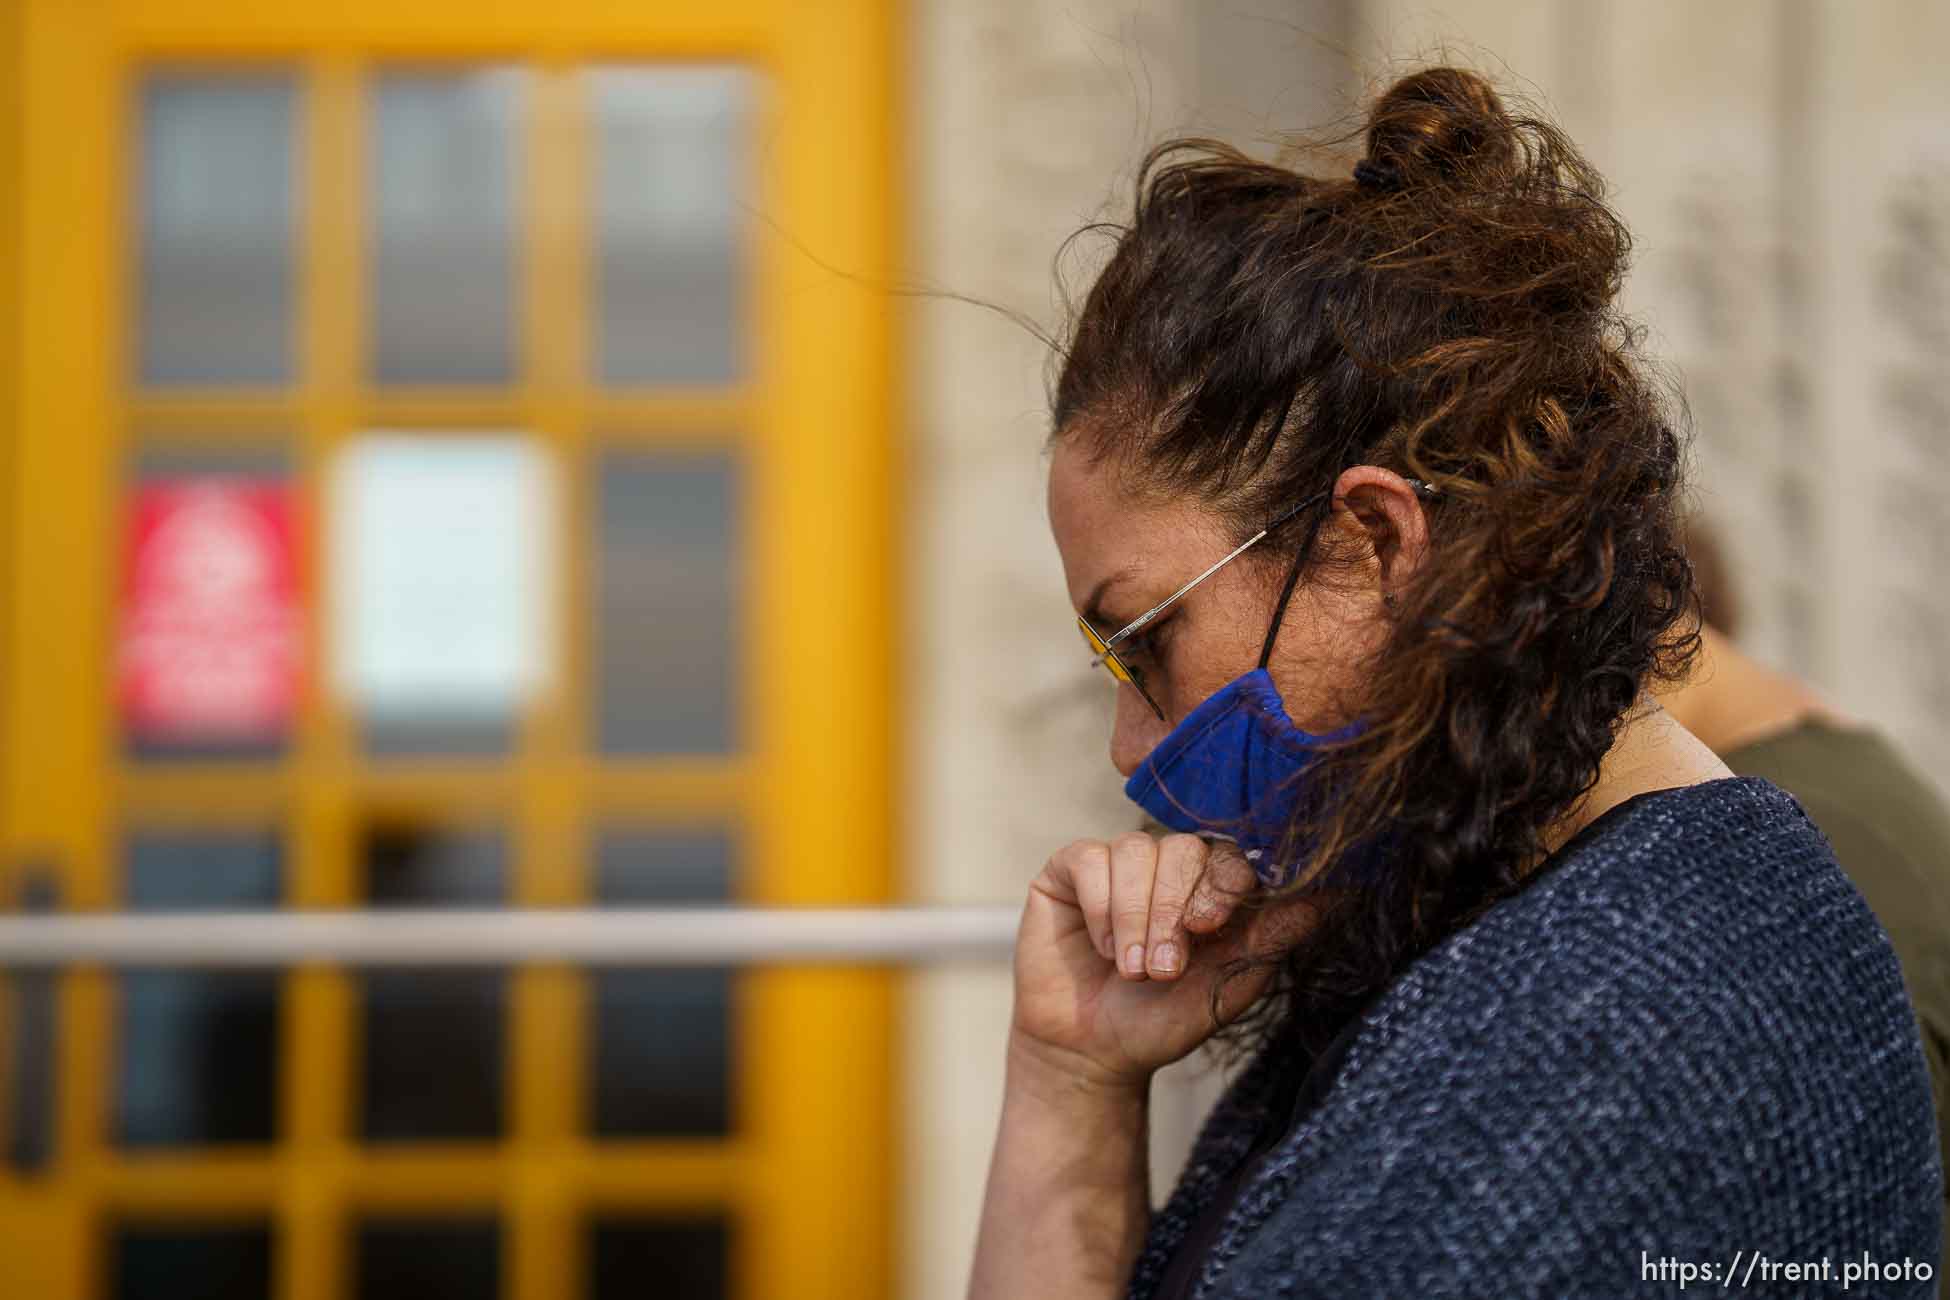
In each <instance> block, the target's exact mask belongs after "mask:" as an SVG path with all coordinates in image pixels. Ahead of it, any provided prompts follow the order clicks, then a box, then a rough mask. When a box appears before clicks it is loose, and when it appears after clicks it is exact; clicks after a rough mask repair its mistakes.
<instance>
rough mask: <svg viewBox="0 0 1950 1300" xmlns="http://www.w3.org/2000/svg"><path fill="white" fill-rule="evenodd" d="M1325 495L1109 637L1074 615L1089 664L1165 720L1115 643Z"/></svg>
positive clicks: (1424, 492)
mask: <svg viewBox="0 0 1950 1300" xmlns="http://www.w3.org/2000/svg"><path fill="white" fill-rule="evenodd" d="M1408 485H1409V486H1410V487H1412V488H1414V489H1415V493H1416V495H1417V496H1421V497H1424V498H1426V497H1432V496H1434V495H1435V494H1436V489H1435V486H1434V485H1433V484H1431V483H1426V482H1424V481H1422V480H1421V479H1419V478H1412V479H1409V480H1408ZM1328 495H1329V494H1328V493H1326V492H1322V493H1318V494H1316V495H1314V496H1310V497H1308V498H1307V499H1306V500H1305V501H1302V502H1301V503H1300V504H1299V505H1297V506H1294V507H1293V508H1292V509H1290V510H1285V511H1282V512H1281V513H1280V514H1278V515H1277V516H1275V517H1274V519H1273V521H1272V522H1271V523H1269V524H1267V525H1266V527H1264V528H1262V529H1260V530H1259V531H1258V532H1256V533H1254V534H1253V535H1252V536H1251V537H1248V538H1247V539H1246V540H1245V541H1243V542H1241V543H1239V545H1237V546H1235V547H1233V548H1232V550H1231V552H1230V553H1228V554H1227V555H1226V556H1225V557H1224V558H1222V559H1220V560H1219V561H1218V563H1216V564H1214V565H1213V566H1212V567H1211V568H1209V569H1207V570H1206V571H1205V572H1204V573H1201V574H1199V575H1198V576H1197V577H1196V578H1193V579H1192V580H1191V581H1190V582H1188V583H1186V584H1185V585H1184V586H1182V587H1180V588H1179V589H1178V590H1177V591H1174V592H1172V593H1171V594H1170V595H1169V596H1166V597H1165V598H1164V599H1163V600H1161V601H1159V602H1158V603H1157V604H1155V605H1153V606H1152V607H1151V608H1150V609H1147V610H1145V611H1144V612H1143V613H1142V614H1139V615H1138V616H1137V617H1136V618H1134V619H1132V620H1131V621H1130V622H1129V623H1126V624H1125V625H1124V626H1123V627H1122V628H1120V629H1119V630H1118V631H1117V632H1115V633H1113V634H1112V635H1111V636H1109V637H1104V636H1100V635H1098V632H1097V629H1096V628H1094V627H1092V626H1090V620H1089V619H1087V618H1085V617H1084V616H1083V615H1081V614H1079V615H1077V627H1078V628H1080V629H1082V631H1083V639H1084V643H1085V644H1087V645H1088V646H1089V647H1090V652H1091V654H1092V656H1094V657H1093V658H1092V659H1091V661H1090V666H1091V667H1093V668H1094V667H1096V666H1097V665H1099V664H1102V665H1103V667H1104V669H1105V670H1106V671H1107V672H1109V673H1110V675H1111V676H1112V677H1114V678H1116V679H1117V680H1118V681H1120V682H1124V683H1127V684H1128V685H1129V686H1130V687H1131V688H1132V689H1133V690H1135V691H1136V692H1137V693H1138V694H1139V695H1140V696H1142V697H1143V699H1144V702H1145V703H1146V704H1148V705H1150V706H1151V711H1152V712H1153V713H1155V714H1157V715H1158V721H1160V722H1163V721H1165V711H1164V710H1163V709H1162V708H1160V707H1159V705H1158V702H1157V701H1156V700H1154V699H1152V698H1151V692H1149V691H1147V690H1145V689H1144V680H1143V677H1142V676H1141V675H1140V674H1139V673H1138V671H1137V670H1136V669H1134V668H1132V667H1131V665H1129V664H1127V663H1125V662H1124V660H1123V659H1122V658H1121V657H1120V656H1119V655H1118V653H1117V648H1116V647H1117V643H1118V642H1119V641H1122V640H1124V639H1125V638H1127V637H1129V636H1131V635H1132V634H1134V633H1136V632H1139V631H1141V630H1142V629H1143V628H1144V626H1145V625H1146V624H1147V623H1149V622H1150V621H1151V620H1152V619H1154V618H1156V617H1158V615H1160V614H1162V613H1164V612H1165V611H1166V610H1168V609H1170V608H1171V607H1172V606H1173V605H1175V604H1177V603H1178V601H1179V599H1180V598H1181V597H1183V596H1184V595H1185V593H1186V592H1188V591H1190V590H1191V589H1192V588H1193V587H1196V586H1198V584H1199V583H1201V582H1204V581H1205V580H1206V579H1207V578H1209V577H1211V576H1212V575H1213V574H1215V573H1217V572H1218V571H1219V570H1220V569H1223V568H1225V567H1226V565H1228V564H1231V563H1232V562H1233V561H1234V560H1236V559H1238V558H1239V557H1240V556H1242V555H1244V554H1245V553H1246V551H1247V550H1248V549H1249V548H1250V547H1252V546H1253V545H1254V544H1255V543H1256V542H1259V541H1261V540H1262V539H1264V538H1265V537H1266V535H1267V534H1268V533H1271V532H1272V531H1273V530H1274V529H1275V528H1278V527H1279V526H1280V525H1281V524H1283V523H1285V522H1286V521H1287V520H1289V519H1291V518H1293V517H1294V516H1295V515H1297V514H1299V513H1300V512H1301V511H1302V510H1305V509H1307V508H1308V507H1309V506H1312V505H1316V504H1318V503H1319V502H1320V501H1321V500H1323V499H1325V498H1326V497H1327V496H1328Z"/></svg>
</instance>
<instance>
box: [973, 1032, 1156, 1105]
mask: <svg viewBox="0 0 1950 1300" xmlns="http://www.w3.org/2000/svg"><path fill="white" fill-rule="evenodd" d="M1151 1074H1152V1071H1150V1070H1144V1071H1141V1072H1128V1073H1127V1072H1122V1071H1117V1070H1112V1069H1109V1068H1107V1067H1105V1066H1103V1065H1102V1064H1100V1063H1098V1062H1095V1061H1092V1060H1091V1059H1090V1058H1088V1057H1086V1056H1084V1055H1083V1054H1082V1053H1080V1052H1077V1051H1074V1050H1072V1049H1070V1048H1064V1047H1058V1046H1056V1045H1054V1044H1051V1043H1047V1042H1044V1041H1043V1040H1041V1039H1038V1038H1034V1037H1032V1036H1030V1035H1028V1034H1025V1033H1023V1032H1022V1031H1021V1030H1019V1029H1011V1030H1010V1031H1009V1055H1008V1089H1009V1091H1011V1092H1017V1093H1023V1094H1026V1095H1028V1096H1030V1097H1033V1098H1034V1099H1036V1100H1037V1101H1039V1102H1041V1103H1043V1104H1044V1105H1047V1106H1050V1107H1053V1108H1057V1109H1065V1110H1067V1109H1073V1108H1082V1109H1087V1110H1103V1109H1107V1108H1108V1109H1121V1108H1125V1107H1137V1108H1139V1109H1142V1108H1143V1106H1144V1104H1145V1102H1146V1101H1147V1100H1148V1099H1149V1097H1150V1094H1151Z"/></svg>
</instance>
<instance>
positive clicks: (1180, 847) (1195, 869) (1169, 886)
mask: <svg viewBox="0 0 1950 1300" xmlns="http://www.w3.org/2000/svg"><path fill="white" fill-rule="evenodd" d="M1208 852H1209V848H1208V846H1207V844H1206V843H1205V841H1204V840H1202V839H1200V838H1198V836H1196V835H1168V836H1166V837H1165V838H1164V839H1163V840H1161V841H1159V843H1158V870H1157V874H1156V875H1155V877H1154V878H1153V880H1152V884H1151V916H1150V920H1149V922H1148V924H1147V927H1146V930H1145V936H1144V969H1145V973H1146V974H1148V975H1149V976H1150V977H1151V978H1152V979H1161V980H1172V979H1177V978H1178V975H1179V973H1180V972H1181V971H1183V970H1184V969H1185V956H1186V954H1187V953H1188V952H1189V951H1190V942H1189V939H1188V936H1187V935H1186V933H1185V928H1184V919H1185V908H1186V905H1187V904H1188V903H1189V902H1190V901H1191V897H1192V891H1193V890H1194V889H1195V888H1197V886H1198V883H1199V880H1200V878H1201V877H1202V876H1203V875H1204V874H1205V859H1206V855H1207V853H1208Z"/></svg>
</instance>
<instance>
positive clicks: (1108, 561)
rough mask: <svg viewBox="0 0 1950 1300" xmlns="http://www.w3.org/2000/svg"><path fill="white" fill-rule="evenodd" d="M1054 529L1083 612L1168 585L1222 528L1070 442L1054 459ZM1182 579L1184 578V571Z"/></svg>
mask: <svg viewBox="0 0 1950 1300" xmlns="http://www.w3.org/2000/svg"><path fill="white" fill-rule="evenodd" d="M1049 517H1050V532H1051V533H1052V534H1053V535H1054V537H1055V539H1056V548H1057V550H1058V552H1059V553H1060V554H1061V555H1062V557H1063V574H1064V579H1065V581H1066V583H1067V585H1068V587H1069V593H1070V602H1071V604H1072V605H1073V606H1074V607H1075V608H1076V609H1077V611H1078V612H1079V613H1081V612H1084V611H1085V610H1087V609H1088V608H1089V606H1090V605H1091V604H1092V603H1093V601H1094V600H1095V599H1096V598H1098V597H1099V596H1101V595H1103V594H1105V593H1110V594H1113V595H1121V594H1123V593H1127V592H1137V593H1140V594H1146V593H1148V592H1149V590H1150V588H1151V587H1153V586H1156V585H1157V584H1158V583H1161V582H1164V583H1169V582H1171V581H1172V578H1173V575H1174V574H1177V573H1178V572H1179V570H1181V569H1183V568H1184V563H1185V557H1187V556H1195V555H1197V554H1200V553H1202V551H1201V547H1203V546H1204V545H1205V544H1206V543H1207V541H1208V540H1209V539H1208V537H1207V535H1208V534H1212V535H1214V536H1217V535H1219V527H1218V523H1217V521H1216V520H1214V519H1213V518H1212V517H1211V516H1210V515H1209V514H1208V513H1207V512H1206V511H1204V510H1201V509H1199V508H1198V507H1197V506H1195V505H1192V504H1190V503H1187V502H1183V501H1169V500H1164V501H1161V500H1158V499H1157V498H1155V497H1152V498H1144V497H1139V496H1137V495H1136V494H1133V493H1131V492H1129V491H1128V490H1126V489H1125V488H1124V487H1123V486H1122V485H1121V481H1120V476H1119V475H1118V474H1117V473H1115V472H1114V470H1113V469H1112V467H1110V466H1109V465H1108V464H1106V463H1105V462H1104V461H1103V460H1101V459H1099V458H1097V457H1093V456H1091V455H1089V454H1088V453H1087V452H1085V451H1083V450H1081V449H1079V448H1077V447H1075V446H1074V445H1073V444H1070V443H1067V442H1059V443H1058V444H1057V446H1056V450H1055V453H1054V454H1053V455H1052V456H1051V458H1050V469H1049ZM1181 576H1182V575H1181Z"/></svg>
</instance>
